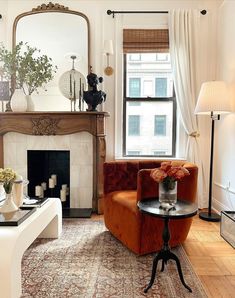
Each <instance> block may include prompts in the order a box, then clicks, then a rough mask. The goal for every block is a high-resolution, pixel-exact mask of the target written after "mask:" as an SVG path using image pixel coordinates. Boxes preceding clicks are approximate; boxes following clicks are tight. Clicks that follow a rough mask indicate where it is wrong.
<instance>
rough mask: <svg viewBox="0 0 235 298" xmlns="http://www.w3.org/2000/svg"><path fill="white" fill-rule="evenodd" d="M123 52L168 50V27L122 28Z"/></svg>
mask: <svg viewBox="0 0 235 298" xmlns="http://www.w3.org/2000/svg"><path fill="white" fill-rule="evenodd" d="M123 52H124V53H156V52H158V53H159V52H169V34H168V29H124V30H123Z"/></svg>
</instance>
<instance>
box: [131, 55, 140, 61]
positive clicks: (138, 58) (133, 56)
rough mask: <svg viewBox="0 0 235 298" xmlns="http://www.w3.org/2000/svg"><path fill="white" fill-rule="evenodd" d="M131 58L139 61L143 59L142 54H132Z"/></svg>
mask: <svg viewBox="0 0 235 298" xmlns="http://www.w3.org/2000/svg"><path fill="white" fill-rule="evenodd" d="M129 59H130V60H131V61H139V60H141V55H140V54H131V55H130V57H129Z"/></svg>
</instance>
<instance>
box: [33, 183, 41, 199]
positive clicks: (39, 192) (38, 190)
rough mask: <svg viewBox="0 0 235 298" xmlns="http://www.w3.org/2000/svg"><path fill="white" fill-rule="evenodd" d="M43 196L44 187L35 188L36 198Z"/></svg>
mask: <svg viewBox="0 0 235 298" xmlns="http://www.w3.org/2000/svg"><path fill="white" fill-rule="evenodd" d="M41 194H42V187H41V186H40V185H37V186H35V196H36V197H40V196H41Z"/></svg>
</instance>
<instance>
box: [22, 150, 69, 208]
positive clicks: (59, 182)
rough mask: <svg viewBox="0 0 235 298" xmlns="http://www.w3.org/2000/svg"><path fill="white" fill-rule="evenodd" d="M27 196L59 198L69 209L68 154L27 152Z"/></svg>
mask: <svg viewBox="0 0 235 298" xmlns="http://www.w3.org/2000/svg"><path fill="white" fill-rule="evenodd" d="M27 172H28V180H29V185H28V195H29V196H30V197H34V196H39V197H56V198H60V199H61V202H62V206H63V209H64V208H70V190H69V189H70V152H69V151H65V150H63V151H62V150H27Z"/></svg>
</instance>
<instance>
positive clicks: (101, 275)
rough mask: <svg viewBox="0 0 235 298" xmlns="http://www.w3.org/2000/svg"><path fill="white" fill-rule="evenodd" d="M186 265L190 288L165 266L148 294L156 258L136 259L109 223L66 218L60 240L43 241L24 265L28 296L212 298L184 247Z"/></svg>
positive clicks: (179, 253)
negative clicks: (106, 225) (119, 239)
mask: <svg viewBox="0 0 235 298" xmlns="http://www.w3.org/2000/svg"><path fill="white" fill-rule="evenodd" d="M173 251H174V252H175V253H176V254H177V256H178V257H179V259H180V261H181V266H182V271H183V274H184V278H185V281H186V283H187V284H188V285H189V286H190V287H191V288H192V290H193V293H189V292H188V290H187V289H186V288H185V287H184V286H183V285H182V284H181V282H180V279H179V276H178V272H177V268H176V265H175V263H174V262H173V261H169V263H168V264H167V266H165V269H164V272H160V269H161V264H159V267H158V271H157V274H156V279H155V282H154V285H153V286H152V288H151V289H150V290H149V291H148V293H147V294H144V292H143V290H144V288H145V286H146V285H147V284H148V282H149V280H150V276H151V269H152V260H153V256H154V254H150V255H146V256H141V257H140V256H136V255H135V254H133V253H132V252H130V251H129V250H128V249H127V248H126V247H124V246H123V245H122V244H121V243H120V242H119V241H118V240H116V239H115V238H114V237H113V236H112V235H111V234H110V232H109V231H107V230H106V228H105V226H104V223H103V221H101V220H96V221H94V220H90V219H66V220H64V222H63V234H62V236H61V238H60V239H54V240H53V239H37V240H36V241H35V242H34V243H33V244H32V245H31V246H30V247H29V249H28V250H27V251H26V252H25V254H24V256H23V261H22V283H23V295H22V297H24V298H25V297H33V298H36V297H38V298H39V297H40V298H45V297H56V298H65V297H73V298H139V297H148V298H155V297H158V298H163V297H180V298H183V297H191V298H201V297H207V296H206V294H205V291H204V290H203V288H202V285H201V282H200V280H199V278H198V277H197V276H196V274H195V273H194V271H193V269H192V266H191V264H190V262H189V260H188V258H187V256H186V253H185V251H184V250H183V248H182V247H181V246H179V247H178V248H176V249H174V250H173Z"/></svg>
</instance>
